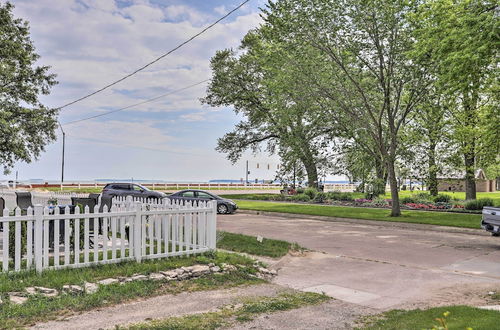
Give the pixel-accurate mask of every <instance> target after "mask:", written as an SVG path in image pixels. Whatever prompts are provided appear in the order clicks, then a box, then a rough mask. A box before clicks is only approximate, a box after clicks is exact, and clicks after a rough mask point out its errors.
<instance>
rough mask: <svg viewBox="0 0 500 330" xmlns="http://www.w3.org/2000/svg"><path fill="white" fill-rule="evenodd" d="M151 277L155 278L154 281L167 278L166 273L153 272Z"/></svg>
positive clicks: (151, 278)
mask: <svg viewBox="0 0 500 330" xmlns="http://www.w3.org/2000/svg"><path fill="white" fill-rule="evenodd" d="M149 279H150V280H153V281H161V280H163V279H165V275H163V274H160V273H152V274H149Z"/></svg>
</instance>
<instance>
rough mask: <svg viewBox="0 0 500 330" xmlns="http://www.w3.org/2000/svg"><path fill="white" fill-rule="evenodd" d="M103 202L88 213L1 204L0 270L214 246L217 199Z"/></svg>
mask: <svg viewBox="0 0 500 330" xmlns="http://www.w3.org/2000/svg"><path fill="white" fill-rule="evenodd" d="M99 207H100V205H97V206H96V207H95V209H94V213H90V210H89V208H88V206H87V207H86V208H85V210H84V212H83V213H80V209H79V208H78V207H77V208H75V210H74V214H70V208H69V207H66V209H64V212H61V211H62V210H60V209H59V207H55V208H53V209H50V208H49V207H47V206H45V207H44V206H42V205H35V207H34V208H29V209H28V210H27V214H24V215H22V214H21V210H20V209H19V208H17V209H16V210H15V212H14V214H12V213H11V212H10V211H9V210H8V209H4V210H3V217H0V224H1V225H2V228H3V229H2V230H3V232H0V247H1V249H0V256H1V265H2V266H1V270H2V271H3V272H7V271H22V270H29V269H33V268H35V269H36V271H38V272H40V271H42V270H45V269H60V268H78V267H88V266H91V265H97V264H108V263H117V262H121V261H127V260H135V261H137V262H141V260H142V259H154V258H165V257H171V256H179V255H188V254H193V253H202V252H206V251H209V250H212V249H215V245H216V215H217V209H216V207H217V204H216V202H213V201H211V202H206V203H205V202H202V203H199V204H197V205H192V204H191V203H186V204H181V203H178V202H172V201H170V200H168V199H164V200H163V201H161V202H157V203H154V204H153V203H151V204H146V203H141V202H139V201H135V202H131V203H129V202H122V203H114V204H113V206H112V207H111V209H110V210H108V208H107V206H104V208H103V211H102V212H99Z"/></svg>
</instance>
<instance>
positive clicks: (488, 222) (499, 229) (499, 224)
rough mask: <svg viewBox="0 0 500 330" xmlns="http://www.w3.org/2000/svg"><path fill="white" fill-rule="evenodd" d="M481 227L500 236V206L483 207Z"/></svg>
mask: <svg viewBox="0 0 500 330" xmlns="http://www.w3.org/2000/svg"><path fill="white" fill-rule="evenodd" d="M481 227H482V228H483V229H484V230H486V231H489V232H490V233H491V234H492V235H493V236H500V207H489V206H485V207H483V219H482V220H481Z"/></svg>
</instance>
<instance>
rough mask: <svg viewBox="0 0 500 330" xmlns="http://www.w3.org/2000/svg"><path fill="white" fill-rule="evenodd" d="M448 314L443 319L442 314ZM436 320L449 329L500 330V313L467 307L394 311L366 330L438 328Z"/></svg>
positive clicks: (368, 326)
mask: <svg viewBox="0 0 500 330" xmlns="http://www.w3.org/2000/svg"><path fill="white" fill-rule="evenodd" d="M445 312H449V315H448V316H447V317H445V316H444V315H443V314H444V313H445ZM436 318H443V319H445V321H446V324H447V325H448V328H449V329H450V330H451V329H467V328H472V329H474V330H496V329H500V312H496V311H489V310H484V309H478V308H473V307H468V306H449V307H438V308H431V309H426V310H420V309H417V310H411V311H401V310H394V311H390V312H387V313H384V314H382V315H381V318H380V319H378V320H377V319H376V320H375V321H374V322H373V323H372V324H369V325H367V326H366V327H364V328H363V329H366V330H400V329H405V330H413V329H415V330H421V329H431V328H432V327H433V326H439V322H438V321H437V320H436Z"/></svg>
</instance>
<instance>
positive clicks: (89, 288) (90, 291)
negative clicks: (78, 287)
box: [83, 282, 99, 294]
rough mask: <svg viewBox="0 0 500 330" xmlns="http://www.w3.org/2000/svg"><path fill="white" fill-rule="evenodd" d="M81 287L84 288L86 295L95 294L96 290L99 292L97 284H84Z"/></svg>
mask: <svg viewBox="0 0 500 330" xmlns="http://www.w3.org/2000/svg"><path fill="white" fill-rule="evenodd" d="M83 287H84V288H85V292H86V293H88V294H93V293H96V292H97V290H99V286H98V285H97V284H95V283H90V282H85V284H84V285H83Z"/></svg>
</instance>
